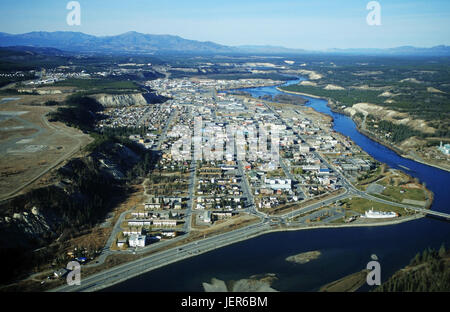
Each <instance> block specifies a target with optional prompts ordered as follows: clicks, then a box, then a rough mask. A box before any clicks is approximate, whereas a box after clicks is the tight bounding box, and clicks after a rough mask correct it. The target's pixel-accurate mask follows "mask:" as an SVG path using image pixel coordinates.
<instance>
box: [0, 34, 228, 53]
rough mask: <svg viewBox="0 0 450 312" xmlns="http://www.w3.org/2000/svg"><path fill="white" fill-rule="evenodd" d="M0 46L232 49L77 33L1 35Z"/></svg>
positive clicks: (143, 36) (168, 38) (149, 37)
mask: <svg viewBox="0 0 450 312" xmlns="http://www.w3.org/2000/svg"><path fill="white" fill-rule="evenodd" d="M0 46H3V47H7V46H33V47H52V48H56V49H61V50H64V51H71V52H109V53H123V52H131V53H155V52H186V53H192V52H196V53H227V52H233V49H232V48H230V47H227V46H223V45H220V44H217V43H213V42H200V41H195V40H187V39H183V38H181V37H178V36H171V35H146V34H141V33H137V32H127V33H124V34H121V35H117V36H104V37H96V36H91V35H86V34H84V33H80V32H66V31H57V32H30V33H26V34H19V35H11V34H7V33H0Z"/></svg>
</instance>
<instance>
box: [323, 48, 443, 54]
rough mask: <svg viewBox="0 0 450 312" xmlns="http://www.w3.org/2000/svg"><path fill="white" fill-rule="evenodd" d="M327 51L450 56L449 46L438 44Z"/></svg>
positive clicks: (331, 50)
mask: <svg viewBox="0 0 450 312" xmlns="http://www.w3.org/2000/svg"><path fill="white" fill-rule="evenodd" d="M327 52H329V53H339V54H358V55H411V56H420V55H422V56H450V46H446V45H439V46H434V47H431V48H418V47H413V46H402V47H396V48H390V49H329V50H327Z"/></svg>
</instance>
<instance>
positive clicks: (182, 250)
mask: <svg viewBox="0 0 450 312" xmlns="http://www.w3.org/2000/svg"><path fill="white" fill-rule="evenodd" d="M266 105H267V104H266ZM269 109H270V110H272V109H271V108H269ZM274 114H276V115H278V114H277V113H276V112H274ZM171 117H172V114H171ZM278 117H279V118H280V119H281V120H282V121H283V122H284V123H285V121H284V120H283V119H282V118H281V116H279V115H278ZM170 119H171V118H170ZM169 123H170V120H169V122H168V124H169ZM166 131H167V127H166V128H165V129H164V131H163V134H165V133H166ZM297 135H298V134H297ZM164 136H165V135H164ZM162 137H163V136H161V138H162ZM299 137H300V136H299ZM161 142H162V140H160V142H159V144H158V147H159V146H160V143H161ZM235 150H236V148H235ZM314 153H315V154H316V155H317V157H319V158H320V159H321V161H322V162H323V163H324V164H326V165H327V166H328V168H330V169H332V170H334V171H335V173H336V174H337V175H338V176H339V177H340V180H341V182H342V184H343V187H344V189H345V193H343V194H338V195H335V196H332V197H329V198H326V199H323V200H319V201H318V202H316V203H313V204H310V205H307V206H305V207H303V208H300V209H297V210H294V211H291V212H288V213H285V214H283V215H281V216H274V217H271V216H268V215H266V214H264V213H262V212H260V211H258V210H257V209H256V206H255V203H254V199H253V195H252V193H251V189H250V186H249V185H248V181H247V178H246V175H245V172H244V170H243V166H242V162H241V161H239V160H238V161H237V163H238V171H239V173H240V175H241V177H242V180H241V182H242V183H241V185H242V189H243V193H244V194H245V196H246V198H247V207H246V208H248V209H247V211H249V212H250V213H252V214H253V215H256V216H258V217H260V218H261V221H260V222H259V223H256V224H252V225H249V226H246V227H243V228H240V229H236V230H233V231H230V232H227V233H223V234H218V235H215V236H211V237H207V238H204V239H202V240H198V241H194V242H190V243H187V244H184V245H182V246H178V247H173V248H170V249H168V250H165V251H161V252H157V253H155V254H153V255H149V256H146V257H144V258H141V259H138V260H135V261H132V262H128V263H125V264H122V265H119V266H117V267H113V268H111V269H108V270H105V271H102V272H99V273H97V274H94V275H91V276H88V277H86V278H83V276H81V277H82V279H81V285H78V286H77V285H74V286H68V285H64V286H61V287H59V288H56V289H54V290H52V291H97V290H100V289H103V288H106V287H109V286H111V285H114V284H117V283H120V282H123V281H125V280H127V279H130V278H132V277H135V276H138V275H141V274H142V273H145V272H148V271H151V270H154V269H157V268H159V267H162V266H165V265H167V264H170V263H173V262H177V261H180V260H182V259H186V258H189V257H193V256H196V255H199V254H202V253H205V252H208V251H211V250H214V249H216V248H219V247H223V246H226V245H229V244H233V243H236V242H239V241H242V240H246V239H249V238H251V237H255V236H258V235H261V234H263V233H266V232H269V231H270V230H271V228H272V227H271V226H273V225H286V224H287V222H288V219H292V218H294V217H296V216H298V215H301V214H304V213H309V212H312V211H314V210H316V209H319V208H321V207H323V206H325V205H329V204H332V203H333V202H336V201H338V200H342V199H345V198H349V197H352V196H360V197H363V198H366V199H370V200H373V201H377V202H381V203H385V204H388V205H392V206H398V207H402V208H405V209H411V210H415V211H417V212H420V213H424V214H432V215H436V216H440V217H444V218H447V219H450V215H448V214H444V213H439V212H433V211H430V210H425V209H422V208H417V207H413V206H409V205H404V204H400V203H395V202H390V201H387V200H384V199H381V198H378V197H375V196H372V195H369V194H367V193H365V192H363V191H360V190H358V189H356V188H355V187H354V186H353V185H352V184H351V183H350V182H349V181H348V180H347V179H346V177H345V176H344V175H343V174H342V173H341V172H339V171H338V170H337V169H336V168H335V167H334V166H333V165H332V164H329V163H328V162H327V161H326V159H325V158H324V157H322V155H320V154H319V153H317V152H314ZM280 163H281V162H280ZM283 165H284V164H283ZM283 165H282V166H283ZM190 170H191V171H190V182H189V202H188V210H187V213H186V224H185V227H184V231H185V232H186V233H189V232H190V224H191V217H192V216H191V215H192V206H193V199H194V191H195V176H196V162H195V161H194V159H193V160H192V162H191V169H190ZM283 170H285V172H286V171H288V170H287V168H283ZM288 176H289V175H288ZM119 220H120V218H119ZM184 237H185V236H180V237H177V238H175V239H172V240H169V241H166V242H162V243H164V244H165V245H167V244H171V243H173V242H175V241H177V240H180V239H183V238H184ZM108 242H109V241H108ZM162 243H158V244H154V245H150V246H148V247H145V248H143V249H140V250H138V251H137V252H136V253H137V254H142V253H144V252H148V251H149V250H151V249H154V248H160V247H161V246H162ZM110 253H112V252H111V251H109V250H108V252H107V253H106V254H110ZM106 254H105V256H104V257H106ZM82 268H83V267H82Z"/></svg>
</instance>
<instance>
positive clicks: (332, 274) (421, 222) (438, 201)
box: [105, 78, 450, 291]
mask: <svg viewBox="0 0 450 312" xmlns="http://www.w3.org/2000/svg"><path fill="white" fill-rule="evenodd" d="M301 80H305V79H304V78H300V79H298V80H292V81H288V82H287V83H286V84H293V83H298V82H299V81H301ZM241 90H242V91H247V92H249V93H251V94H252V96H254V97H258V96H262V95H266V94H270V95H276V94H280V93H281V92H280V91H278V90H277V89H276V87H260V88H249V89H241ZM302 97H303V98H306V99H307V100H308V103H306V105H307V106H310V107H312V108H314V109H315V110H316V111H319V112H322V113H325V114H328V115H330V116H332V117H333V119H334V130H336V131H338V132H340V133H342V134H344V135H346V136H348V137H350V138H351V139H352V140H353V141H354V142H355V143H356V144H358V145H359V146H360V147H361V148H362V149H364V150H365V151H366V152H367V153H369V154H370V155H371V156H372V157H374V158H375V159H377V160H379V161H381V162H384V163H386V164H388V165H389V166H390V167H391V168H395V169H399V170H402V171H405V172H406V173H408V174H409V175H411V176H413V177H417V178H418V179H419V180H420V181H421V182H425V183H426V186H427V188H428V189H430V190H431V191H433V193H434V202H433V205H432V207H431V209H433V210H436V211H442V212H450V192H449V190H450V188H449V185H450V173H449V172H446V171H443V170H440V169H437V168H435V167H431V166H427V165H424V164H421V163H418V162H415V161H413V160H410V159H405V158H403V157H401V156H399V155H397V154H396V153H395V152H393V151H392V150H390V149H388V148H386V147H385V146H383V145H381V144H379V143H377V142H374V141H373V140H371V139H369V138H368V137H366V136H364V135H363V134H361V133H359V132H358V131H357V130H356V125H355V123H354V122H353V121H352V120H351V118H349V117H347V116H345V115H342V114H339V113H334V112H332V111H331V110H330V108H329V107H328V106H327V102H326V101H325V100H322V99H316V98H310V97H307V96H302ZM400 166H402V167H400ZM404 167H407V168H409V169H410V170H406V169H404ZM449 242H450V224H449V223H448V222H445V221H441V220H436V219H433V218H430V217H426V218H421V219H418V220H414V221H410V222H406V223H402V224H398V225H390V226H378V227H360V228H340V229H339V228H335V229H316V230H303V231H293V232H276V233H270V234H265V235H262V236H259V237H256V238H253V239H250V240H247V241H243V242H239V243H236V244H233V245H230V246H226V247H223V248H220V249H217V250H214V251H211V252H208V253H205V254H202V255H199V256H196V257H193V258H190V259H186V260H183V261H180V262H177V263H174V264H170V265H168V266H165V267H163V268H160V269H157V270H154V271H151V272H148V273H145V274H143V275H141V276H138V277H136V278H132V279H130V280H127V281H125V282H123V283H120V284H117V285H114V286H112V287H110V288H107V289H105V291H203V288H202V282H209V281H210V280H211V278H213V277H215V278H218V279H221V280H225V281H228V280H238V279H242V278H248V277H249V276H251V275H254V274H265V273H275V274H276V275H277V277H278V280H277V281H276V282H274V283H273V285H272V287H273V288H275V289H277V290H280V291H316V290H318V289H319V287H321V286H323V285H324V284H326V283H329V282H331V281H334V280H336V279H339V278H341V277H343V276H345V275H348V274H351V273H354V272H356V271H360V270H362V269H364V268H365V267H366V264H367V262H369V261H370V260H371V259H370V256H371V254H376V255H377V256H378V259H379V262H380V264H381V276H382V281H385V280H386V279H387V278H389V277H390V276H391V275H392V274H393V273H394V272H395V271H397V270H398V269H400V268H402V267H403V266H405V265H407V264H408V263H409V261H410V260H411V258H413V256H414V255H415V254H416V253H417V252H419V251H422V250H423V249H425V248H427V247H432V248H436V249H437V248H439V247H440V245H441V244H442V243H446V245H447V248H449V247H450V244H449ZM311 250H320V251H321V252H322V255H321V256H320V258H319V259H317V260H314V261H311V262H309V263H306V264H301V265H299V264H293V263H290V262H287V261H285V258H286V257H288V256H291V255H294V254H298V253H301V252H306V251H311ZM361 290H362V291H366V290H369V286H364V287H363V288H361Z"/></svg>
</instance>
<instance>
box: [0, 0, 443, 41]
mask: <svg viewBox="0 0 450 312" xmlns="http://www.w3.org/2000/svg"><path fill="white" fill-rule="evenodd" d="M68 2H69V1H68V0H67V1H66V0H17V1H2V3H1V4H0V7H1V13H2V14H1V15H2V18H1V19H0V31H1V32H7V33H16V34H17V33H25V32H30V31H57V30H65V31H81V32H84V33H87V34H93V35H116V34H120V33H124V32H127V31H138V32H142V33H151V34H171V35H179V36H181V37H184V38H187V39H194V40H201V41H214V42H217V43H221V44H226V45H244V44H245V45H247V44H248V45H280V46H286V47H290V48H304V49H327V48H389V47H396V46H402V45H415V46H421V47H429V46H434V45H439V44H447V45H450V1H448V0H426V1H423V0H422V1H418V0H379V1H378V2H379V3H380V5H381V23H382V25H381V26H369V25H367V23H366V16H367V14H368V13H369V11H368V10H367V9H366V5H367V3H368V2H369V0H297V1H284V0H279V1H266V0H257V1H253V0H239V1H238V0H221V1H216V0H203V1H197V0H182V1H178V0H169V1H166V0H164V1H161V0H160V1H155V0H109V1H104V0H79V1H78V2H79V3H80V5H81V25H80V26H68V25H67V23H66V16H67V14H68V13H69V11H68V10H67V9H66V5H67V3H68Z"/></svg>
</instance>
